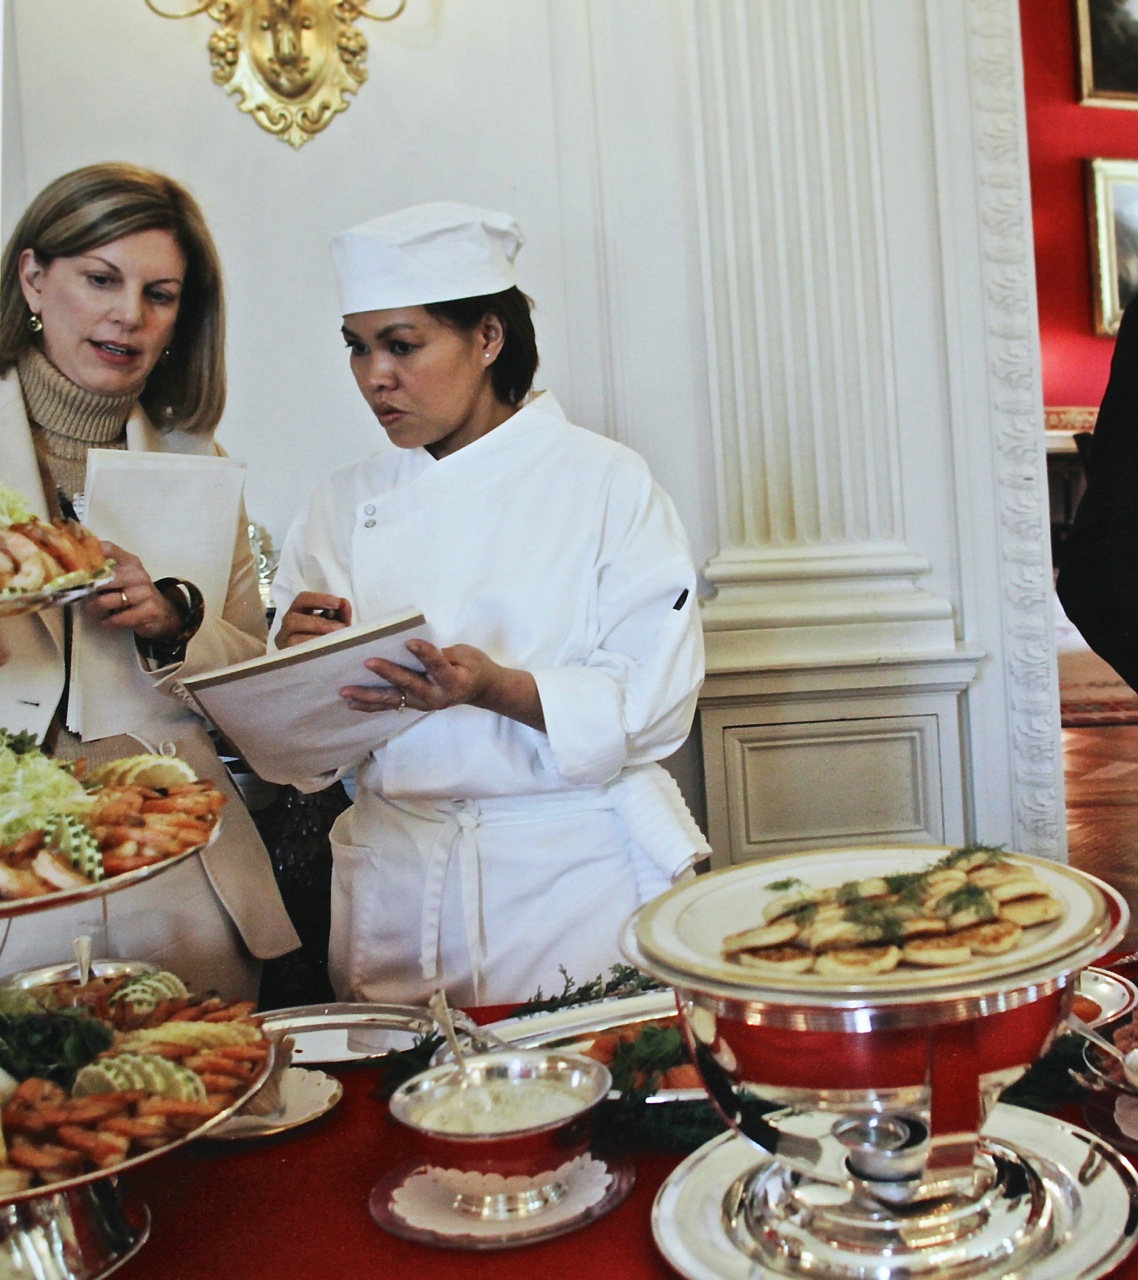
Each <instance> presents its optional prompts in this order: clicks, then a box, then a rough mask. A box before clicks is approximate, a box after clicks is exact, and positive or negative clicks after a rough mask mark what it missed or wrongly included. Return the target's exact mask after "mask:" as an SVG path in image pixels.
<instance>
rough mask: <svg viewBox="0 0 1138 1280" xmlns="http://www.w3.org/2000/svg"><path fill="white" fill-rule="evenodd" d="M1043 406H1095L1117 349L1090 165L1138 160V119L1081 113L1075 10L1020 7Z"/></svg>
mask: <svg viewBox="0 0 1138 1280" xmlns="http://www.w3.org/2000/svg"><path fill="white" fill-rule="evenodd" d="M1020 22H1021V25H1022V29H1023V60H1024V87H1025V92H1026V97H1027V143H1028V153H1029V158H1030V164H1031V199H1032V208H1033V221H1034V224H1035V271H1036V280H1037V289H1038V292H1039V329H1040V338H1041V341H1042V346H1043V403H1044V404H1045V405H1048V406H1051V405H1097V404H1098V403H1099V401H1100V400H1101V399H1102V393H1103V389H1104V388H1105V386H1106V379H1107V374H1108V372H1109V366H1110V356H1111V353H1112V351H1113V350H1114V339H1113V338H1104V337H1099V336H1097V335H1096V334H1095V331H1094V304H1093V300H1092V295H1091V268H1090V249H1089V230H1088V216H1087V202H1086V191H1085V185H1084V184H1085V178H1084V170H1083V161H1084V160H1086V159H1090V158H1092V157H1100V156H1101V157H1106V158H1109V159H1118V160H1138V111H1136V110H1128V109H1125V108H1123V109H1118V108H1108V107H1086V106H1080V105H1079V82H1078V59H1077V53H1076V45H1075V0H1020Z"/></svg>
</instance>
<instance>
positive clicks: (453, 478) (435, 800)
mask: <svg viewBox="0 0 1138 1280" xmlns="http://www.w3.org/2000/svg"><path fill="white" fill-rule="evenodd" d="M303 590H310V591H326V592H329V593H332V594H335V595H339V596H344V597H346V598H347V599H348V600H349V601H350V602H351V605H352V618H353V622H356V623H366V622H368V621H371V620H374V619H376V618H378V617H381V616H382V615H384V614H387V613H390V612H391V611H393V610H395V609H398V608H399V607H401V606H404V605H413V606H414V607H416V608H417V609H420V610H421V611H422V612H423V613H424V614H425V615H426V617H427V619H428V620H429V621H430V622H431V623H432V625H433V626H434V628H435V631H436V633H437V635H438V638H439V643H440V645H442V646H447V645H451V644H458V643H465V644H472V645H476V646H477V647H479V648H480V649H483V650H484V651H485V652H486V653H487V654H488V655H489V656H490V657H491V658H492V659H494V661H496V662H498V663H501V664H502V665H504V666H508V667H514V668H521V669H524V670H527V671H529V672H530V673H532V675H533V677H534V679H535V680H536V682H537V686H538V690H539V692H540V696H541V703H542V709H543V712H544V718H545V725H546V732H544V733H542V732H540V731H538V730H536V729H532V728H529V727H528V726H526V725H523V724H521V723H519V722H517V721H514V720H510V719H507V718H505V717H503V716H500V715H497V714H495V713H493V712H490V711H486V710H482V709H480V708H477V707H471V706H457V707H450V708H447V709H446V710H443V711H437V712H433V713H431V714H429V715H427V716H425V717H423V718H422V719H420V720H418V721H417V722H416V723H415V724H414V725H413V726H412V727H411V728H410V729H408V730H407V731H406V732H404V733H403V734H401V735H399V736H398V737H395V738H392V739H391V740H390V741H388V742H386V743H383V742H377V744H376V747H375V750H374V751H373V753H372V754H371V756H370V757H369V758H368V760H367V761H366V762H365V763H364V764H363V765H362V766H361V768H360V770H359V775H358V793H357V799H356V804H355V806H354V808H353V809H352V810H350V811H349V812H348V813H347V814H345V815H343V816H342V818H341V819H340V821H339V822H338V823H337V827H336V828H335V829H334V830H333V855H334V864H335V874H334V880H333V925H332V939H331V953H332V954H331V966H332V971H333V972H332V976H333V982H334V983H335V984H336V986H337V991H338V994H340V995H341V996H342V997H348V998H357V999H358V998H366V999H382V1000H408V999H410V1000H416V999H421V998H423V997H424V996H425V995H427V994H429V992H430V991H431V990H432V989H433V987H435V986H437V985H440V983H441V982H445V984H446V985H447V987H448V990H449V991H450V992H451V994H452V996H454V997H455V998H457V999H458V1000H460V1001H470V1000H472V999H473V1000H479V1001H481V1002H492V1003H493V1002H499V1001H506V1000H514V999H523V998H525V997H526V996H528V995H530V994H532V993H533V992H534V990H535V989H536V988H537V986H539V985H542V986H543V987H544V989H545V990H546V992H547V993H549V992H550V991H551V990H560V987H561V981H562V979H561V975H560V973H559V970H560V969H561V968H562V967H564V968H565V969H566V970H568V972H569V973H570V975H571V976H572V977H574V978H575V979H576V980H577V981H581V982H584V981H588V980H589V979H591V978H593V977H595V976H596V975H597V973H599V972H601V971H603V969H604V968H606V967H607V966H608V965H611V964H613V963H616V962H617V961H618V960H619V959H620V950H619V945H618V935H619V932H620V927H621V925H622V924H623V922H624V920H625V919H626V917H627V915H628V914H629V912H631V911H632V910H633V909H634V908H635V906H636V905H637V903H638V902H640V901H643V900H645V899H646V898H647V897H649V896H651V895H652V894H654V893H655V892H658V891H659V890H660V889H662V888H663V887H664V886H665V885H666V884H667V882H668V878H669V877H670V874H671V873H672V872H673V871H674V870H675V869H676V868H677V867H678V866H679V865H680V864H681V863H682V862H684V861H685V860H686V859H687V858H689V857H690V856H691V855H692V854H693V853H696V852H706V851H707V849H708V846H707V844H706V841H705V840H704V838H703V836H702V834H701V833H700V832H699V830H698V828H697V827H696V826H695V824H694V822H693V821H692V819H691V816H690V814H689V813H688V811H687V808H686V806H685V805H684V802H683V799H682V797H681V796H680V794H679V790H678V788H677V787H676V786H675V783H674V782H673V781H672V780H671V778H670V777H669V775H668V774H666V773H665V771H664V770H663V769H661V768H660V767H659V766H658V765H657V764H656V763H655V762H656V761H658V760H660V759H662V758H664V757H666V756H668V755H670V754H671V753H672V752H673V751H675V750H676V749H677V748H678V747H679V746H680V744H681V743H682V742H683V740H684V739H685V737H686V736H687V733H688V731H689V729H690V726H691V721H692V716H693V714H694V710H695V702H696V696H697V694H698V691H699V687H700V684H701V681H702V678H703V636H702V630H701V627H700V622H699V617H698V611H697V607H696V581H695V570H694V568H693V565H692V559H691V552H690V549H689V546H688V542H687V538H686V536H685V534H684V531H683V528H682V526H681V525H680V522H679V519H678V517H677V515H676V512H675V509H674V507H673V505H672V503H671V501H670V499H669V498H668V497H667V495H666V494H664V493H663V491H662V490H661V489H660V488H659V487H658V486H657V485H656V484H655V483H654V482H653V480H652V477H651V475H650V474H649V471H648V468H647V466H646V464H645V463H644V461H643V460H642V459H641V458H640V457H639V456H638V455H636V454H635V453H633V452H632V451H631V450H629V449H627V448H625V447H624V446H622V445H619V444H616V443H614V442H613V441H611V440H608V439H605V438H604V437H602V436H600V435H597V434H596V433H594V432H591V431H586V430H584V429H582V428H580V427H576V426H573V425H571V424H570V423H568V422H567V421H566V420H565V417H564V414H563V413H562V410H561V408H560V406H559V405H558V404H557V402H556V400H555V399H554V398H553V396H552V395H550V394H549V393H548V392H546V393H543V394H541V395H539V396H537V397H535V398H534V399H533V400H531V401H530V402H529V403H528V404H526V405H525V406H524V407H523V408H522V409H520V410H519V411H518V412H517V413H515V414H514V415H513V416H512V417H511V418H509V419H507V421H506V422H504V423H503V424H501V425H500V426H498V427H496V428H495V429H494V430H493V431H491V432H489V433H488V434H487V435H485V436H483V437H481V438H480V439H478V440H476V441H474V442H473V443H471V444H469V445H466V446H465V447H464V448H462V449H460V450H458V451H457V452H455V453H453V454H451V455H448V456H447V457H445V458H442V459H440V460H436V459H435V458H433V457H432V455H431V454H430V453H428V452H427V451H426V450H424V449H409V450H402V449H401V450H394V451H387V452H384V453H382V454H377V455H375V456H373V457H370V458H367V459H365V460H363V461H362V462H359V463H356V464H354V465H352V466H349V467H346V468H344V469H343V470H341V471H338V472H336V473H335V474H333V475H332V476H330V477H329V478H328V479H327V480H325V481H324V482H323V484H321V485H320V486H319V488H318V489H317V491H316V493H315V495H314V496H313V498H312V500H311V503H310V505H309V508H308V510H307V511H306V512H305V513H304V514H303V515H302V516H301V517H300V519H299V520H298V521H297V523H296V524H295V525H294V527H293V529H292V530H291V532H290V533H289V536H288V538H287V540H286V542H285V546H284V549H283V552H282V556H281V562H280V567H279V569H278V571H277V575H276V581H275V584H274V596H275V600H276V604H277V608H278V615H277V616H278V620H279V619H280V617H281V616H282V615H283V614H284V612H285V611H286V610H287V609H288V607H289V605H290V604H291V602H292V600H293V599H294V598H295V596H296V595H297V594H298V593H299V592H300V591H303ZM370 679H371V676H370V673H368V672H366V671H364V670H363V669H362V668H361V683H367V682H368V681H369V680H370ZM360 714H367V713H365V712H361V713H360ZM297 781H298V782H301V781H302V780H300V779H297Z"/></svg>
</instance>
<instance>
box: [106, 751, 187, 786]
mask: <svg viewBox="0 0 1138 1280" xmlns="http://www.w3.org/2000/svg"><path fill="white" fill-rule="evenodd" d="M197 780H198V775H197V774H196V773H195V772H194V771H193V769H191V768H190V766H189V765H188V764H187V763H186V762H185V761H184V760H179V759H178V757H177V756H135V757H134V762H133V763H132V764H131V766H130V768H129V769H127V771H126V776H125V777H124V778H123V781H124V782H137V783H138V785H139V786H140V787H179V786H181V785H182V784H183V783H185V782H197Z"/></svg>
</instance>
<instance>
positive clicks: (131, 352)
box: [0, 165, 298, 997]
mask: <svg viewBox="0 0 1138 1280" xmlns="http://www.w3.org/2000/svg"><path fill="white" fill-rule="evenodd" d="M53 237H54V238H53ZM155 254H157V256H155ZM156 262H157V263H158V264H159V265H160V266H161V270H156V268H155V267H154V263H156ZM166 263H172V264H174V265H172V266H170V267H169V268H167V267H166V266H165V265H164V264H166ZM179 264H182V265H183V266H184V270H183V271H181V272H179V271H178V270H177V267H178V265H179ZM156 276H157V277H159V278H158V279H157V280H156V279H155V278H154V277H156ZM221 306H222V303H221V285H220V275H219V272H218V270H217V265H216V255H215V251H214V249H213V245H212V241H211V240H210V239H209V233H208V231H207V230H206V228H205V224H204V222H203V221H202V219H201V214H200V211H199V210H198V209H197V206H196V204H194V202H193V200H192V198H191V197H190V196H189V195H188V194H187V193H186V192H185V191H184V190H183V189H182V188H180V187H178V186H177V184H175V183H172V182H171V181H170V180H169V179H167V178H164V177H162V176H161V175H158V174H152V173H149V172H148V171H145V170H139V169H134V168H133V167H130V166H124V165H95V166H90V167H89V168H87V169H83V170H78V171H76V172H75V173H73V174H67V175H65V176H64V177H63V178H60V179H58V180H57V181H56V182H55V183H52V184H51V185H50V186H49V187H47V188H46V189H45V190H44V191H43V192H42V193H41V194H40V195H39V196H38V197H37V198H36V200H34V201H33V202H32V204H31V205H30V206H29V209H28V211H27V212H26V213H25V215H24V218H23V219H22V220H21V222H20V224H19V226H18V227H17V228H16V231H15V233H14V234H13V237H12V240H11V241H10V242H9V245H8V247H7V248H6V250H5V252H4V257H3V261H2V262H0V371H2V373H3V376H2V377H0V482H3V483H4V484H5V485H7V486H8V487H10V488H12V489H15V490H16V491H17V492H19V493H20V494H22V495H23V496H24V497H25V498H26V499H27V501H28V503H29V505H30V506H31V507H32V508H33V510H35V511H36V512H37V514H39V515H40V516H41V517H42V518H44V519H48V518H50V517H51V516H53V515H54V514H57V510H58V494H57V490H58V491H60V492H62V491H63V485H62V484H61V483H59V480H58V477H59V476H60V475H62V474H64V473H65V472H66V470H67V467H68V466H69V465H71V466H73V467H75V468H78V470H73V471H72V472H70V473H69V474H72V475H75V474H81V469H82V464H83V457H84V456H85V450H86V447H90V445H91V444H94V443H98V444H100V445H103V446H104V447H112V448H123V447H125V448H126V449H128V450H141V451H147V452H155V453H163V452H173V453H189V454H205V455H209V454H217V453H219V452H220V449H219V448H218V446H217V445H216V444H215V442H214V439H213V430H212V428H213V426H214V425H215V424H216V420H217V418H218V417H219V416H220V411H221V406H222V404H223V403H224V370H223V366H222V365H221V351H222V346H223V321H222V313H221ZM155 317H157V319H155ZM163 339H164V340H165V343H166V344H168V345H164V348H159V349H157V350H152V343H153V342H154V341H158V340H163ZM163 350H165V351H166V352H167V354H166V357H165V359H161V360H160V357H161V356H162V353H163ZM131 392H133V395H132V394H131ZM131 401H133V403H131ZM120 404H121V405H124V408H123V410H122V412H123V414H124V417H125V421H123V422H122V423H121V426H119V427H117V428H116V426H115V423H114V421H113V419H114V417H115V413H114V412H113V410H114V408H115V407H116V406H118V405H120ZM148 409H149V410H150V413H149V414H148V412H147V410H148ZM29 410H31V412H29ZM104 410H107V412H103V411H104ZM108 413H109V415H110V418H111V422H110V428H109V429H110V430H111V431H117V434H116V435H114V436H112V437H111V438H108V439H102V438H99V439H98V440H93V439H92V438H91V433H90V432H87V433H86V434H84V433H83V432H81V431H79V430H78V429H77V428H76V427H75V425H74V424H75V423H76V422H80V423H82V424H86V423H87V420H88V416H90V415H91V414H93V415H94V417H96V418H99V419H101V420H105V419H106V418H107V416H108ZM159 414H160V415H161V418H160V420H162V421H163V422H168V423H170V424H171V425H170V427H169V428H168V429H163V430H159V429H157V428H156V427H155V426H154V425H153V423H152V421H151V417H152V416H157V415H159ZM84 430H86V428H85V427H84ZM37 446H38V447H37ZM53 449H54V450H55V451H56V453H57V454H59V455H60V456H62V455H63V454H64V453H66V455H67V458H74V462H73V463H69V462H67V461H66V460H65V461H64V462H62V463H61V462H60V460H59V457H57V456H56V455H55V454H53V452H52V450H53ZM65 496H70V495H65ZM96 532H97V531H96ZM116 550H118V549H116ZM129 550H131V551H133V552H136V553H137V555H138V557H139V558H140V561H141V563H140V562H139V560H136V559H135V558H134V556H119V557H117V558H119V559H120V569H119V570H117V571H116V576H115V578H114V579H113V580H112V581H111V582H110V583H109V584H108V586H107V588H106V589H105V590H104V591H103V592H101V593H100V595H99V596H97V597H96V598H95V600H94V601H93V602H91V603H89V604H87V605H84V606H73V608H79V607H82V608H86V609H88V610H89V611H90V612H91V615H92V616H94V617H96V618H98V619H99V620H100V621H101V622H102V624H103V625H104V626H109V627H115V626H116V625H117V626H118V627H119V629H122V628H124V627H127V626H129V627H130V629H131V630H133V631H134V633H135V635H136V636H138V637H139V638H141V639H143V640H144V641H145V640H147V639H149V638H150V637H153V638H154V639H155V640H159V641H160V640H162V638H163V637H162V635H161V634H160V633H159V632H158V631H156V630H155V629H154V626H156V625H157V624H154V625H152V624H151V618H152V617H154V616H158V615H157V614H156V613H155V612H154V611H155V610H161V609H162V608H163V603H162V600H161V599H159V598H157V597H158V594H159V593H158V589H157V588H155V586H154V584H153V583H152V582H151V580H150V578H149V575H148V574H147V573H146V572H145V569H144V568H143V567H142V566H143V564H144V563H145V559H146V549H145V547H137V548H131V549H129ZM132 566H133V567H132ZM127 589H129V592H130V595H133V596H134V601H131V602H130V603H129V605H128V601H129V597H128V594H127ZM120 599H121V601H122V603H121V604H120V603H119V601H120ZM175 604H176V601H175ZM144 605H145V608H144ZM128 607H132V608H134V609H135V610H136V612H133V613H129V615H127V617H126V619H125V620H123V619H120V620H119V622H118V623H117V624H116V622H115V615H116V614H119V613H125V611H126V610H127V608H128ZM136 618H137V619H140V621H138V622H137V623H136V621H135V619H136ZM264 634H265V624H264V615H263V610H262V608H261V603H260V597H259V593H258V590H257V578H256V572H255V567H254V564H253V557H252V553H251V550H250V547H249V542H248V538H247V536H246V526H245V523H244V512H242V513H241V518H240V520H239V523H238V527H237V528H236V529H235V530H234V552H233V559H232V564H231V568H230V575H229V586H228V592H227V596H226V600H225V605H224V607H223V609H222V611H221V614H220V616H212V617H211V616H208V615H207V616H206V617H205V618H204V619H202V621H201V623H200V625H199V626H198V628H197V630H196V631H195V632H194V633H193V634H192V635H190V636H189V637H188V638H186V637H185V636H181V637H180V639H181V644H180V646H175V647H174V648H172V649H170V650H169V651H163V650H161V649H160V648H159V649H155V650H153V651H151V652H150V654H149V660H148V658H147V656H146V654H145V651H144V652H140V653H139V655H138V656H137V657H135V655H133V654H132V655H131V657H130V659H129V660H127V661H125V662H124V664H123V670H122V672H121V681H122V686H121V687H122V688H123V690H124V694H125V692H127V691H129V693H130V696H131V698H132V703H133V704H134V705H135V706H137V707H138V708H140V710H139V714H138V722H137V723H136V724H135V723H132V725H131V733H132V734H133V735H135V736H136V737H137V738H138V739H140V740H141V742H142V743H144V744H145V746H140V745H138V743H137V742H134V741H132V740H131V739H130V738H123V739H111V740H107V739H104V740H101V741H98V742H95V743H90V744H89V743H86V742H84V743H83V744H82V745H81V746H79V745H77V744H75V743H74V742H72V743H71V746H70V750H69V752H68V753H69V754H76V753H78V754H89V755H91V756H93V757H95V758H108V757H110V756H114V755H121V754H129V753H131V752H132V751H140V750H144V749H148V748H159V747H160V746H161V745H162V744H165V743H172V744H174V746H175V747H176V749H177V752H178V754H179V755H180V756H182V757H184V758H185V759H186V760H187V761H188V762H189V763H190V764H191V765H192V766H193V767H194V768H195V769H196V770H197V771H198V772H199V774H201V775H203V776H209V777H212V778H214V779H215V780H216V781H217V782H218V783H219V784H220V785H222V786H223V787H224V788H225V789H226V791H227V792H228V794H229V796H230V803H229V804H228V805H227V806H226V809H225V811H224V815H223V821H222V828H221V833H220V836H219V838H218V840H217V841H216V842H215V843H214V844H213V845H212V846H211V848H209V849H208V850H206V851H205V852H204V853H203V854H202V856H201V858H200V859H198V858H194V859H190V860H188V861H187V862H185V863H183V864H181V865H180V866H178V867H176V868H173V869H171V870H170V871H168V872H165V873H163V874H161V875H159V876H157V877H155V878H154V879H152V880H150V881H147V882H145V883H144V884H142V885H139V886H136V887H133V888H130V889H127V890H124V891H122V892H120V893H117V894H112V895H108V896H107V897H104V898H102V899H96V900H94V901H92V902H89V903H85V904H81V905H78V906H74V907H69V908H63V909H58V910H54V911H49V912H39V913H36V914H33V915H30V916H24V917H19V918H16V919H15V920H12V921H10V922H8V923H5V922H2V921H0V972H11V971H12V970H14V969H19V968H25V967H28V966H30V965H39V964H48V963H54V962H56V961H62V960H67V959H69V958H70V955H71V949H72V940H73V939H74V937H76V936H77V935H78V934H80V933H87V934H89V935H90V936H91V937H92V939H93V942H94V954H95V955H96V956H99V955H114V956H120V957H129V958H137V959H146V960H151V961H153V962H155V963H159V964H163V965H168V966H169V967H170V968H172V969H175V970H176V971H177V972H179V973H180V974H181V975H182V976H183V978H185V979H186V981H187V982H189V983H191V984H192V985H193V986H194V987H195V988H196V989H199V990H201V989H206V988H216V989H218V990H219V991H221V992H222V993H223V994H224V995H227V996H232V997H236V996H255V994H256V983H257V975H258V970H259V965H258V963H257V958H262V959H267V958H269V957H273V956H278V955H281V954H284V953H285V952H287V951H290V950H293V949H294V948H295V947H296V946H297V945H298V939H297V937H296V933H295V931H294V930H293V928H292V924H291V922H290V921H289V918H288V915H287V913H286V912H285V909H284V905H283V903H282V902H281V899H280V894H279V891H278V890H277V887H276V883H275V880H274V877H273V872H272V866H271V863H270V861H269V857H268V854H267V853H266V851H265V848H264V845H263V844H262V842H261V840H260V837H259V836H258V834H257V831H256V828H255V827H254V825H253V823H252V821H251V819H250V818H249V815H248V813H247V812H246V811H245V809H244V806H243V805H242V803H241V801H240V798H239V797H238V795H237V794H236V792H235V791H234V789H233V788H232V785H231V784H230V783H229V780H228V777H227V775H226V772H225V769H224V766H223V765H222V764H221V762H220V760H219V759H218V757H217V754H216V752H215V751H214V749H213V747H212V744H211V742H210V739H209V735H208V733H207V732H206V729H205V726H204V724H203V723H202V721H201V720H200V718H199V717H198V716H197V715H196V714H195V712H194V711H193V710H192V709H191V706H190V703H189V700H188V698H187V697H186V695H185V694H184V692H183V691H182V689H181V686H180V680H181V679H182V678H183V677H185V676H187V675H189V674H192V673H195V672H198V671H203V670H209V669H211V668H214V667H217V666H223V665H226V664H227V663H230V662H235V661H240V660H241V659H243V658H248V657H251V656H254V655H256V654H258V653H260V652H262V651H263V648H264ZM0 647H2V649H3V651H4V654H5V660H4V663H3V665H2V666H0V726H2V727H4V728H7V729H10V730H16V729H26V730H30V731H31V732H33V733H35V734H36V736H37V737H39V738H41V739H43V738H44V736H45V735H46V734H48V732H49V729H52V728H53V721H54V720H56V718H57V716H58V712H59V708H60V704H61V701H62V700H63V698H64V696H65V692H66V682H67V665H66V635H65V615H64V611H62V610H58V609H56V610H47V611H45V612H43V613H39V614H33V615H25V616H22V617H17V618H6V619H0ZM119 679H120V676H119V674H118V673H116V680H115V684H116V689H118V688H119V687H120V686H119ZM55 728H56V729H57V728H58V725H56V726H55ZM64 736H66V735H64ZM167 749H168V748H167Z"/></svg>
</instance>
